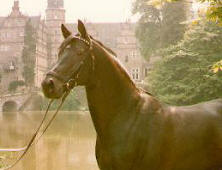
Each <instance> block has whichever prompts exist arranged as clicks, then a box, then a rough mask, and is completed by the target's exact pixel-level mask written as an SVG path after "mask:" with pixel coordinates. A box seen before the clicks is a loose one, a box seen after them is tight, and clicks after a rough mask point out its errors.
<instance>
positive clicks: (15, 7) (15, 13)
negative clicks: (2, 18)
mask: <svg viewBox="0 0 222 170" xmlns="http://www.w3.org/2000/svg"><path fill="white" fill-rule="evenodd" d="M21 15H22V14H21V12H20V9H19V1H18V0H15V1H14V5H13V7H12V12H11V14H10V16H11V17H18V16H21Z"/></svg>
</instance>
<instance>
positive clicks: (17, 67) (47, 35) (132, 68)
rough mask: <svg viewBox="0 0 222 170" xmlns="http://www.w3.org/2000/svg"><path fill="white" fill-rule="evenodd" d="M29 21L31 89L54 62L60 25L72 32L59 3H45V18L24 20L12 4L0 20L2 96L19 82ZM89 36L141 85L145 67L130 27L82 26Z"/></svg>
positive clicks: (55, 0)
mask: <svg viewBox="0 0 222 170" xmlns="http://www.w3.org/2000/svg"><path fill="white" fill-rule="evenodd" d="M28 20H30V21H31V23H32V25H33V28H35V30H36V34H35V37H36V42H37V43H36V55H35V58H36V66H35V86H36V87H37V88H39V87H40V85H41V81H42V79H43V78H44V74H45V72H46V71H47V70H48V69H49V68H50V67H52V65H53V64H54V63H55V62H56V60H57V53H58V47H59V45H60V44H61V42H62V41H63V37H62V35H61V30H60V27H61V24H62V23H64V24H66V25H67V27H68V28H69V29H70V30H72V31H73V32H77V29H76V26H77V25H76V24H72V23H66V22H65V9H64V2H63V0H48V7H47V9H46V18H45V19H44V20H42V19H41V16H25V15H23V14H22V13H21V12H20V9H19V1H18V0H15V2H14V6H13V7H12V11H11V13H10V14H9V15H8V16H7V17H0V74H1V77H2V78H1V82H2V83H0V85H1V87H0V90H1V92H6V91H7V88H8V85H9V83H10V82H11V81H15V80H23V76H22V71H23V63H22V58H21V56H22V50H23V47H24V34H25V25H26V22H27V21H28ZM86 27H87V29H88V32H89V34H90V35H92V36H93V37H94V38H96V39H98V40H100V41H101V42H102V43H104V44H105V45H106V46H108V47H110V48H111V49H113V51H115V52H116V53H117V57H118V58H119V60H120V61H121V62H122V64H123V65H124V66H125V67H126V69H127V70H128V72H129V73H130V75H131V77H132V78H133V79H134V80H135V81H138V82H141V81H142V80H143V79H144V77H145V74H146V66H147V63H146V62H145V61H144V59H143V58H142V56H141V55H140V52H139V47H138V43H137V40H136V38H135V33H134V32H135V27H136V25H135V24H134V23H130V22H125V23H86Z"/></svg>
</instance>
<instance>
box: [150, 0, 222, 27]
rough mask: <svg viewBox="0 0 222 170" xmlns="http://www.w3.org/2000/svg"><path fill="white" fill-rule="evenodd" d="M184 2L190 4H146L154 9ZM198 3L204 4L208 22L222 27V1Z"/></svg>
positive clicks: (164, 0)
mask: <svg viewBox="0 0 222 170" xmlns="http://www.w3.org/2000/svg"><path fill="white" fill-rule="evenodd" d="M182 1H183V2H186V3H192V2H190V1H184V0H146V2H147V3H148V4H150V5H153V6H154V7H155V8H162V7H164V6H165V5H166V4H167V3H169V2H172V3H175V2H182ZM197 1H199V2H200V3H206V4H208V5H207V8H206V10H205V16H206V17H207V18H208V20H210V21H214V22H216V23H219V24H220V25H222V1H221V0H197Z"/></svg>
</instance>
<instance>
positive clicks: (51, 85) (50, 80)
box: [49, 79, 54, 88]
mask: <svg viewBox="0 0 222 170" xmlns="http://www.w3.org/2000/svg"><path fill="white" fill-rule="evenodd" d="M49 87H51V88H52V87H54V82H53V80H52V79H49Z"/></svg>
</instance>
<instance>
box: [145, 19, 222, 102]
mask: <svg viewBox="0 0 222 170" xmlns="http://www.w3.org/2000/svg"><path fill="white" fill-rule="evenodd" d="M218 44H222V29H221V27H219V26H218V25H216V24H215V23H212V22H204V21H202V22H200V23H199V24H197V25H194V26H192V27H191V28H190V29H189V30H187V31H186V33H185V36H184V39H183V40H182V41H180V42H179V43H178V44H176V45H174V46H171V47H169V48H167V49H165V50H163V51H162V55H163V56H164V58H163V59H162V60H161V61H159V62H158V63H156V65H155V67H154V69H153V70H152V71H151V72H150V75H149V76H148V77H149V78H148V83H149V85H150V88H151V90H152V92H153V93H154V94H155V95H156V96H157V97H158V98H160V99H161V100H162V101H164V102H166V103H170V104H175V105H189V104H194V103H198V102H201V101H207V100H210V99H214V98H218V97H222V86H221V84H222V77H221V76H222V74H221V73H218V74H214V73H213V71H212V70H211V67H212V65H213V64H214V63H215V62H216V61H219V60H221V59H222V46H218Z"/></svg>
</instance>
